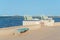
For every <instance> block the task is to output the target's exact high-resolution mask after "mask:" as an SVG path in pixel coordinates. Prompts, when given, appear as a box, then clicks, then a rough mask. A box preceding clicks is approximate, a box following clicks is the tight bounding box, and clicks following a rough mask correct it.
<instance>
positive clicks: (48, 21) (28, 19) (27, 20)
mask: <svg viewBox="0 0 60 40" xmlns="http://www.w3.org/2000/svg"><path fill="white" fill-rule="evenodd" d="M38 24H39V25H42V24H43V25H45V26H53V24H54V20H53V19H52V18H48V17H47V16H41V19H37V18H33V17H32V16H24V21H23V25H38Z"/></svg>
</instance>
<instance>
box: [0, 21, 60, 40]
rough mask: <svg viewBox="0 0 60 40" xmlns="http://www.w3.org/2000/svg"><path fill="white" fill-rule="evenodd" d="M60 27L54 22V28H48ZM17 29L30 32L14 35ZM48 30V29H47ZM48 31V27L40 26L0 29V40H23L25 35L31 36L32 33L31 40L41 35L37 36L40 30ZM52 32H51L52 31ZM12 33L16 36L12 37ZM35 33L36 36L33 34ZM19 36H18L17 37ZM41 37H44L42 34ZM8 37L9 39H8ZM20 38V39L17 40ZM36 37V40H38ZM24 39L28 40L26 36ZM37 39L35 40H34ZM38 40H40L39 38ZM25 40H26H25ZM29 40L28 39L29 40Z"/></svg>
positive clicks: (59, 24) (59, 23) (58, 23)
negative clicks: (24, 29) (25, 29)
mask: <svg viewBox="0 0 60 40" xmlns="http://www.w3.org/2000/svg"><path fill="white" fill-rule="evenodd" d="M59 26H60V22H55V23H54V26H50V28H52V27H53V28H56V27H59ZM19 28H29V29H30V30H29V31H27V32H26V33H23V34H17V33H16V30H17V29H19ZM47 28H48V29H47ZM42 29H43V30H46V31H47V30H49V31H50V29H49V27H48V26H47V27H46V26H45V27H44V26H40V25H30V26H16V27H8V28H0V39H2V40H4V38H5V39H6V40H9V39H12V40H15V39H14V38H15V37H17V39H19V40H20V39H21V37H22V36H23V38H22V39H24V37H25V36H26V35H31V34H32V33H33V34H32V35H33V39H34V35H36V34H37V35H36V36H37V37H38V35H41V34H39V33H41V32H39V31H41V30H42ZM52 31H53V30H52ZM13 33H16V35H13ZM35 33H36V34H35ZM43 33H44V32H43V31H42V34H43ZM19 35H20V36H19ZM43 35H45V34H43ZM8 37H9V38H8ZM19 37H20V38H19ZM39 37H41V36H39ZM39 37H38V38H39ZM26 38H27V39H28V38H29V37H27V36H26ZM36 39H37V38H36ZM39 39H40V38H39ZM25 40H26V39H25ZM29 40H30V39H29Z"/></svg>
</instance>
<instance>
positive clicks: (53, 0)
mask: <svg viewBox="0 0 60 40" xmlns="http://www.w3.org/2000/svg"><path fill="white" fill-rule="evenodd" d="M0 15H60V0H0Z"/></svg>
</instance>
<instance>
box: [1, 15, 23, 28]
mask: <svg viewBox="0 0 60 40" xmlns="http://www.w3.org/2000/svg"><path fill="white" fill-rule="evenodd" d="M22 21H23V17H22V16H0V28H4V27H12V26H21V25H22Z"/></svg>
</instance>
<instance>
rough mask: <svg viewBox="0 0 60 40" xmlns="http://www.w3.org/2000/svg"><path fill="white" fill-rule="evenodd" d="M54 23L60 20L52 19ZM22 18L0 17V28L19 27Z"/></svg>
mask: <svg viewBox="0 0 60 40" xmlns="http://www.w3.org/2000/svg"><path fill="white" fill-rule="evenodd" d="M53 19H54V20H55V22H60V18H55V17H54V18H53ZM23 20H24V17H23V16H0V28H6V27H12V26H21V25H22V24H23V23H22V22H23Z"/></svg>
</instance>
